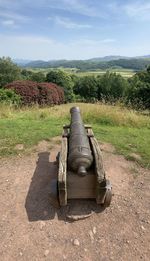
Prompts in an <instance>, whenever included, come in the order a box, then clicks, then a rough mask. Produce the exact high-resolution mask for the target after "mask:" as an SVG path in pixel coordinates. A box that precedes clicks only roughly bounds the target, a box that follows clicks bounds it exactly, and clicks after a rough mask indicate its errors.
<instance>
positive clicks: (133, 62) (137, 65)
mask: <svg viewBox="0 0 150 261" xmlns="http://www.w3.org/2000/svg"><path fill="white" fill-rule="evenodd" d="M14 61H15V62H16V63H17V64H18V65H19V66H21V67H26V68H59V67H64V68H77V69H79V70H81V71H85V70H97V69H102V70H106V69H109V68H123V69H132V70H135V71H138V70H143V69H145V68H146V67H147V66H148V65H149V64H150V55H145V56H138V57H126V56H105V57H97V58H92V59H88V60H50V61H42V60H37V61H29V60H21V59H20V60H14Z"/></svg>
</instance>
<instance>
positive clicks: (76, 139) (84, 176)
mask: <svg viewBox="0 0 150 261" xmlns="http://www.w3.org/2000/svg"><path fill="white" fill-rule="evenodd" d="M70 112H71V124H70V125H65V126H63V134H62V144H61V150H60V152H59V153H58V155H57V164H58V178H57V181H56V185H55V189H53V191H52V193H51V195H50V196H51V199H52V200H51V201H53V199H54V197H55V198H56V197H57V200H58V203H59V205H60V206H66V205H67V201H68V200H69V199H95V200H96V203H97V204H101V205H103V206H104V207H108V206H109V205H110V202H111V198H112V187H111V184H110V182H109V180H107V179H106V174H105V171H104V167H103V161H102V154H101V150H100V147H99V144H98V142H97V140H96V138H95V137H94V133H93V130H92V128H91V126H88V125H83V122H82V119H81V116H80V110H79V108H78V107H73V108H72V109H71V110H70Z"/></svg>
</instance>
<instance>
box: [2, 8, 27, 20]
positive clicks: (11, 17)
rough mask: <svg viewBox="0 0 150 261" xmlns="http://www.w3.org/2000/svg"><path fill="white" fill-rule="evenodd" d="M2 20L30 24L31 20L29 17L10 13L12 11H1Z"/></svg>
mask: <svg viewBox="0 0 150 261" xmlns="http://www.w3.org/2000/svg"><path fill="white" fill-rule="evenodd" d="M0 18H5V19H8V20H14V21H18V22H22V23H24V22H28V21H29V20H30V18H29V17H27V16H24V15H20V14H18V13H15V12H10V11H1V10H0Z"/></svg>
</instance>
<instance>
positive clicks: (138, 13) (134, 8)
mask: <svg viewBox="0 0 150 261" xmlns="http://www.w3.org/2000/svg"><path fill="white" fill-rule="evenodd" d="M124 10H125V12H126V14H127V15H128V16H129V17H131V18H136V19H141V20H150V2H149V3H148V1H136V2H133V3H129V4H126V5H124Z"/></svg>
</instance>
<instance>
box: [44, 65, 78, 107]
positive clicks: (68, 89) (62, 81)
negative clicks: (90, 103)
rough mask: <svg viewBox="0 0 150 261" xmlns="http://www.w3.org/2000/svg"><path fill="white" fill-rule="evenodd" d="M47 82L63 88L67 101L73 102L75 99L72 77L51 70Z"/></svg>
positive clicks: (59, 71)
mask: <svg viewBox="0 0 150 261" xmlns="http://www.w3.org/2000/svg"><path fill="white" fill-rule="evenodd" d="M46 81H47V82H52V83H56V84H58V85H59V86H61V87H63V89H64V94H65V101H66V102H71V101H73V99H74V93H73V85H74V83H73V80H72V78H71V76H70V75H69V74H67V73H65V72H63V71H62V70H51V71H50V72H49V73H48V74H47V75H46Z"/></svg>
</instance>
